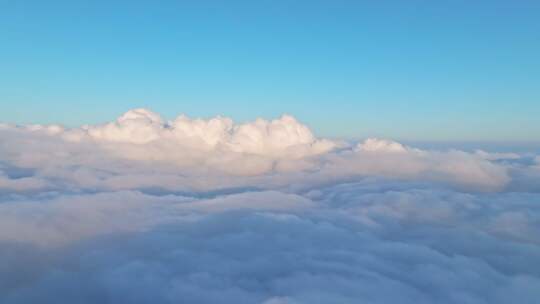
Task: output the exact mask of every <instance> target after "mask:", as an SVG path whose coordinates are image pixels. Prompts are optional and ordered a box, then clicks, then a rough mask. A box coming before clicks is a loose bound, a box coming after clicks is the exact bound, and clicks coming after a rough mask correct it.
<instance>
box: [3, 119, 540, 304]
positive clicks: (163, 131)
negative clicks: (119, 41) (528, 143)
mask: <svg viewBox="0 0 540 304" xmlns="http://www.w3.org/2000/svg"><path fill="white" fill-rule="evenodd" d="M539 172H540V170H538V156H533V157H532V158H531V156H530V155H523V156H522V155H519V154H511V153H488V152H484V151H476V152H473V153H469V152H464V151H459V150H450V151H431V150H421V149H416V148H413V147H409V146H405V145H402V144H400V143H397V142H393V141H389V140H381V139H367V140H365V141H362V142H360V143H347V142H338V141H332V140H326V139H319V138H316V137H315V136H314V135H313V134H312V132H311V131H310V130H309V128H307V127H306V126H304V125H302V124H301V123H299V122H298V121H297V120H296V119H295V118H293V117H291V116H287V115H284V116H282V117H281V118H279V119H276V120H272V121H267V120H263V119H258V120H256V121H254V122H250V123H244V124H235V123H234V122H233V121H232V120H231V119H229V118H224V117H216V118H212V119H208V120H203V119H191V118H188V117H186V116H179V117H177V118H176V119H174V120H172V121H166V120H164V119H163V118H161V117H160V115H158V114H156V113H153V112H151V111H149V110H145V109H135V110H131V111H129V112H127V113H125V114H124V115H122V116H121V117H119V118H118V119H117V120H116V121H113V122H110V123H106V124H103V125H96V126H83V127H80V128H71V129H67V128H64V127H62V126H57V125H50V126H40V125H32V126H12V125H5V124H4V125H0V302H1V303H8V304H10V303H59V302H62V303H65V302H69V303H96V302H100V303H178V302H186V303H265V304H270V303H273V304H275V303H358V302H369V303H396V302H399V303H536V302H537V299H538V298H539V297H540V268H539V267H536V266H535V265H540V238H539V235H540V224H539V223H540V212H539V211H538V210H540V208H538V206H537V205H538V203H539V202H540V187H538V185H539V184H540V173H539Z"/></svg>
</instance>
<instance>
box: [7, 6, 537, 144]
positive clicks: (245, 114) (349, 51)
mask: <svg viewBox="0 0 540 304" xmlns="http://www.w3.org/2000/svg"><path fill="white" fill-rule="evenodd" d="M0 39H1V40H0V121H3V122H15V123H29V122H32V123H51V122H59V123H63V124H66V125H70V126H74V125H79V124H85V123H96V122H103V121H107V120H110V119H113V118H115V117H116V116H117V115H119V114H121V113H122V112H124V111H126V110H128V109H130V108H133V107H141V106H143V107H148V108H150V109H153V110H154V111H157V112H159V113H161V114H162V115H164V116H165V117H167V118H172V117H174V116H176V114H179V113H186V114H188V115H190V116H196V117H210V116H214V115H217V114H221V115H226V116H230V117H232V118H234V119H235V120H237V121H245V120H250V119H253V118H255V117H257V116H263V117H267V118H272V117H276V116H278V115H280V114H281V113H284V112H285V113H290V114H293V115H295V116H296V117H298V118H299V119H300V120H301V121H303V122H304V123H307V124H308V125H310V126H311V127H312V128H313V129H314V130H315V131H316V133H317V134H319V135H323V136H337V137H365V136H384V137H390V138H395V139H409V140H478V141H540V1H511V0H508V1H497V0H492V1H470V0H466V1H465V0H463V1H460V0H455V1H428V0H426V1H414V0H411V1H405V0H404V1H339V0H328V1H307V0H306V1H300V0H298V1H292V0H291V1H76V0H73V1H24V0H0Z"/></svg>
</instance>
